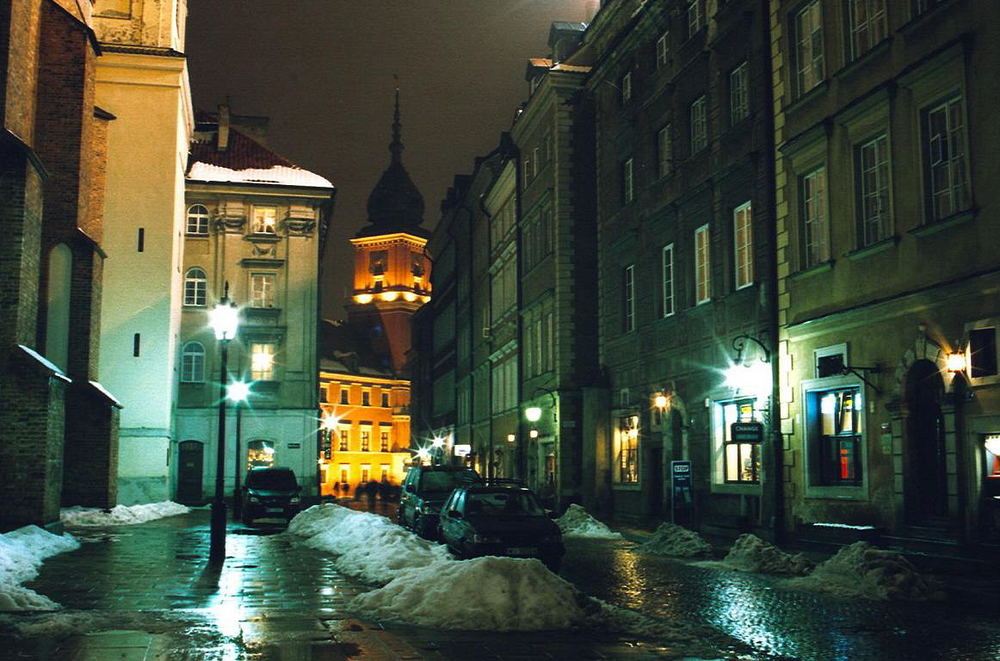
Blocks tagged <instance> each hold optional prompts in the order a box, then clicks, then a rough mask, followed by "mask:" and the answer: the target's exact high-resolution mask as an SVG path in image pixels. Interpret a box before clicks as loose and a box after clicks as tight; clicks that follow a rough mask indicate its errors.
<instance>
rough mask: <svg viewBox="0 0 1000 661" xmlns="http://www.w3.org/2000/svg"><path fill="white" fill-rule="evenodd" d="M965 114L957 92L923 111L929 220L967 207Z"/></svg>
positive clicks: (944, 216)
mask: <svg viewBox="0 0 1000 661" xmlns="http://www.w3.org/2000/svg"><path fill="white" fill-rule="evenodd" d="M964 114H965V112H964V110H963V105H962V97H960V96H957V97H955V98H953V99H950V100H948V101H946V102H944V103H942V104H940V105H937V106H934V107H933V108H931V109H930V110H928V111H927V112H925V113H924V135H925V136H926V137H925V140H926V142H925V144H924V152H925V156H924V163H925V176H926V178H927V184H928V185H927V190H928V192H929V198H930V199H929V200H928V217H929V220H931V221H934V220H940V219H941V218H947V217H948V216H950V215H952V214H954V213H956V212H958V211H962V210H963V209H967V208H968V207H969V189H968V176H967V174H966V172H967V163H966V150H965V118H964Z"/></svg>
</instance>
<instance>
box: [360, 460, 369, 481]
mask: <svg viewBox="0 0 1000 661" xmlns="http://www.w3.org/2000/svg"><path fill="white" fill-rule="evenodd" d="M371 473H372V465H371V464H361V482H362V483H365V482H368V481H369V480H370V479H371Z"/></svg>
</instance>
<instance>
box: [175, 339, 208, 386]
mask: <svg viewBox="0 0 1000 661" xmlns="http://www.w3.org/2000/svg"><path fill="white" fill-rule="evenodd" d="M204 381H205V347H204V346H203V345H202V344H201V342H188V343H186V344H185V345H184V349H183V350H182V351H181V382H182V383H203V382H204Z"/></svg>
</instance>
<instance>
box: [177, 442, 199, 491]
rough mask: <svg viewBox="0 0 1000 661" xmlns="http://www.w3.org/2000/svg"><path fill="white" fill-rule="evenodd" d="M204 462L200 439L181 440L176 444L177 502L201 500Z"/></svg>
mask: <svg viewBox="0 0 1000 661" xmlns="http://www.w3.org/2000/svg"><path fill="white" fill-rule="evenodd" d="M204 463H205V444H204V443H201V442H200V441H181V443H180V445H179V446H178V462H177V502H179V503H183V504H185V505H199V504H201V502H202V500H203V494H202V491H201V489H202V483H201V481H202V470H203V468H204Z"/></svg>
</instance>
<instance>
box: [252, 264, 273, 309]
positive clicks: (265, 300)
mask: <svg viewBox="0 0 1000 661" xmlns="http://www.w3.org/2000/svg"><path fill="white" fill-rule="evenodd" d="M274 282H275V274H274V273H251V274H250V307H252V308H273V307H274Z"/></svg>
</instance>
